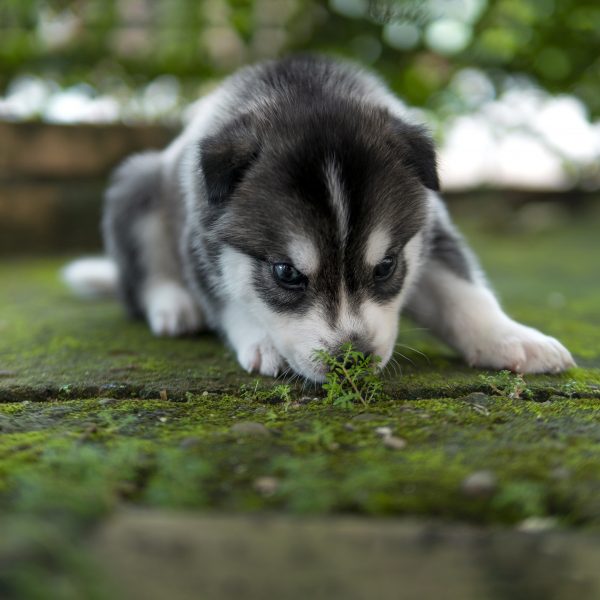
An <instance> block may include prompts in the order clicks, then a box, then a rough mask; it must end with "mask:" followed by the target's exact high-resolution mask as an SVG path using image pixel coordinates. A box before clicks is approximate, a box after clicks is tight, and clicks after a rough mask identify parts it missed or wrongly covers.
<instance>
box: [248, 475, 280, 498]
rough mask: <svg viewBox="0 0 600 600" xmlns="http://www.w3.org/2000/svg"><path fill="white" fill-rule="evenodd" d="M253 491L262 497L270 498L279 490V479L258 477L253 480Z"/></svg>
mask: <svg viewBox="0 0 600 600" xmlns="http://www.w3.org/2000/svg"><path fill="white" fill-rule="evenodd" d="M253 485H254V489H255V490H256V491H257V492H258V493H259V494H261V495H262V496H267V497H268V496H272V495H273V494H275V493H276V492H277V490H278V489H279V479H277V478H276V477H269V476H264V477H258V478H257V479H255V480H254V484H253Z"/></svg>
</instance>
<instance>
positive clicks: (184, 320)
mask: <svg viewBox="0 0 600 600" xmlns="http://www.w3.org/2000/svg"><path fill="white" fill-rule="evenodd" d="M146 317H147V319H148V324H149V325H150V329H151V330H152V333H153V334H154V335H158V336H171V337H174V336H178V335H185V334H187V333H193V332H195V331H198V330H199V329H200V326H201V318H200V311H199V309H198V307H197V306H196V303H195V302H194V301H193V299H192V297H191V296H190V294H189V292H188V291H187V290H185V289H184V288H182V287H181V286H180V285H177V284H173V283H163V284H161V285H159V286H154V287H153V288H151V289H150V290H149V291H148V293H147V295H146Z"/></svg>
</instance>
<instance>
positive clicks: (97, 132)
mask: <svg viewBox="0 0 600 600" xmlns="http://www.w3.org/2000/svg"><path fill="white" fill-rule="evenodd" d="M175 135H176V130H175V129H172V128H171V129H170V128H167V127H164V126H159V125H135V126H128V125H50V124H44V123H31V122H20V123H9V122H2V121H0V255H26V254H38V255H39V254H44V253H54V254H56V253H78V252H96V253H97V252H98V251H99V250H100V248H101V247H102V243H101V239H100V230H99V224H100V214H101V206H102V195H103V192H104V189H105V187H106V184H107V181H108V177H109V174H110V172H111V170H112V169H113V168H114V167H115V166H116V165H117V164H118V163H119V162H120V161H121V160H122V159H123V158H125V157H126V156H128V155H129V154H132V153H134V152H139V151H143V150H148V149H153V148H155V149H156V148H163V147H165V146H166V145H167V144H168V143H169V141H170V140H171V139H172V138H173V137H174V136H175ZM444 197H445V198H446V200H447V201H448V203H449V204H451V205H452V212H453V214H454V215H456V216H458V217H459V218H464V217H468V218H471V217H472V216H473V215H477V217H478V219H480V220H483V221H486V222H489V223H490V224H491V225H492V226H493V229H494V230H495V231H497V230H504V231H505V232H508V233H510V232H514V231H520V232H534V231H539V230H545V229H552V227H553V226H555V225H556V224H558V223H560V222H562V221H563V220H564V219H565V218H568V217H569V215H573V214H578V213H582V212H583V213H585V212H587V209H588V208H589V207H590V206H592V207H593V208H594V209H595V210H599V207H600V191H595V192H585V191H582V190H566V191H554V192H552V191H545V192H535V191H528V190H514V189H512V190H506V189H503V190H499V189H495V188H487V189H483V188H482V189H476V190H467V191H464V192H457V191H454V192H452V193H444Z"/></svg>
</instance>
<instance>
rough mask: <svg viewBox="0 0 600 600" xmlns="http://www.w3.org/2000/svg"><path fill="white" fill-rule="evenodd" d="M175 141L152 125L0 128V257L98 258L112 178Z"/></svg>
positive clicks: (168, 131)
mask: <svg viewBox="0 0 600 600" xmlns="http://www.w3.org/2000/svg"><path fill="white" fill-rule="evenodd" d="M174 134H175V131H174V130H172V129H167V128H165V127H160V126H153V125H143V126H135V127H129V126H126V125H49V124H43V123H6V122H0V254H40V253H45V252H70V251H97V250H98V249H99V248H100V247H101V241H100V232H99V222H100V210H101V204H102V193H103V190H104V187H105V185H106V182H107V179H108V176H109V174H110V171H111V170H112V169H113V168H114V166H115V165H117V164H118V163H119V161H121V160H122V159H123V158H124V157H125V156H127V155H129V154H131V153H133V152H138V151H141V150H146V149H150V148H162V147H164V146H165V145H166V144H167V143H168V142H169V141H170V140H171V139H172V137H173V136H174Z"/></svg>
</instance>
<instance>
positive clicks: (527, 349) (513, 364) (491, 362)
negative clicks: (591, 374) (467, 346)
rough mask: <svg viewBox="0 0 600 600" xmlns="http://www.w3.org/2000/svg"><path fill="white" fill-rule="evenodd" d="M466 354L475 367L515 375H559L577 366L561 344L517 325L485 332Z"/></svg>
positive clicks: (513, 324) (529, 328) (512, 323)
mask: <svg viewBox="0 0 600 600" xmlns="http://www.w3.org/2000/svg"><path fill="white" fill-rule="evenodd" d="M465 354H466V358H467V361H468V363H469V364H470V365H471V366H472V367H487V368H492V369H508V370H510V371H514V372H516V373H558V372H560V371H564V370H565V369H568V368H570V367H574V366H575V361H574V360H573V357H572V356H571V353H570V352H569V351H568V350H567V349H566V348H565V347H564V346H563V345H562V344H561V343H560V342H559V341H558V340H556V339H554V338H553V337H550V336H547V335H544V334H543V333H541V332H540V331H538V330H537V329H533V328H532V327H526V326H525V325H521V324H519V323H516V322H514V321H510V322H509V323H507V324H506V325H505V326H503V327H500V328H494V329H492V330H491V331H489V332H486V334H485V335H484V336H483V338H482V339H480V340H477V341H476V342H475V347H474V348H473V349H471V350H470V351H467V352H466V353H465Z"/></svg>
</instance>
